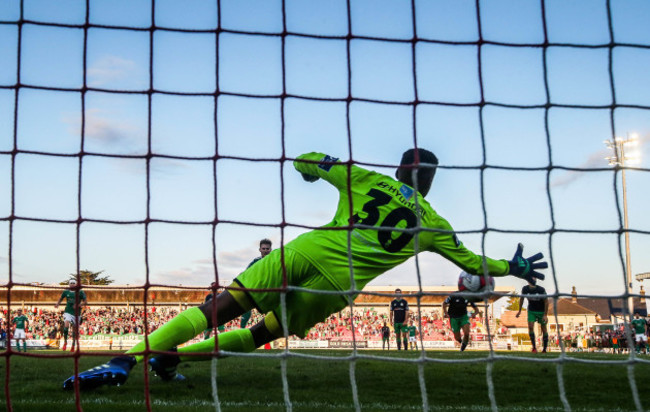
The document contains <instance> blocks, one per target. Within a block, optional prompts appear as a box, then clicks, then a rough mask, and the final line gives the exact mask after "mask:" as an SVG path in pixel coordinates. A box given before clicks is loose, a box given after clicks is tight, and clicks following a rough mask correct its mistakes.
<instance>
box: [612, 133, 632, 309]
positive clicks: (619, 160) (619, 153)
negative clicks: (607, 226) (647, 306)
mask: <svg viewBox="0 0 650 412" xmlns="http://www.w3.org/2000/svg"><path fill="white" fill-rule="evenodd" d="M638 142H639V137H638V136H637V135H636V133H633V134H631V135H630V134H628V136H627V138H625V139H624V138H622V137H615V138H614V140H605V145H606V146H607V147H608V148H610V149H612V150H613V151H614V155H613V156H608V157H606V158H605V160H607V161H608V162H609V165H610V166H614V167H615V168H620V169H621V179H622V183H623V228H624V229H625V278H626V279H627V289H628V291H629V292H630V293H631V292H632V267H631V265H632V262H631V260H630V232H629V230H628V228H629V226H628V217H627V182H626V180H625V169H626V166H627V165H630V164H636V163H638V162H639V156H638V155H637V153H636V152H631V153H628V154H626V153H625V147H626V146H628V147H635V146H636V145H637V144H638ZM627 304H628V310H629V314H630V317H632V312H633V310H634V305H633V303H632V296H630V297H628V303H627Z"/></svg>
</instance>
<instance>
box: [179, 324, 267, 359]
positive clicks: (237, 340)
mask: <svg viewBox="0 0 650 412" xmlns="http://www.w3.org/2000/svg"><path fill="white" fill-rule="evenodd" d="M217 338H218V339H219V350H225V351H228V352H252V351H254V350H255V349H256V346H255V341H254V340H253V334H252V333H251V330H250V329H236V330H232V331H230V332H225V333H220V334H219V336H218V337H217ZM214 350H215V346H214V337H212V338H210V339H208V340H204V341H201V342H197V343H195V344H193V345H190V346H186V347H184V348H178V355H179V359H180V360H181V362H187V361H200V360H210V359H212V357H211V356H209V355H207V356H183V355H184V354H187V353H206V352H213V351H214Z"/></svg>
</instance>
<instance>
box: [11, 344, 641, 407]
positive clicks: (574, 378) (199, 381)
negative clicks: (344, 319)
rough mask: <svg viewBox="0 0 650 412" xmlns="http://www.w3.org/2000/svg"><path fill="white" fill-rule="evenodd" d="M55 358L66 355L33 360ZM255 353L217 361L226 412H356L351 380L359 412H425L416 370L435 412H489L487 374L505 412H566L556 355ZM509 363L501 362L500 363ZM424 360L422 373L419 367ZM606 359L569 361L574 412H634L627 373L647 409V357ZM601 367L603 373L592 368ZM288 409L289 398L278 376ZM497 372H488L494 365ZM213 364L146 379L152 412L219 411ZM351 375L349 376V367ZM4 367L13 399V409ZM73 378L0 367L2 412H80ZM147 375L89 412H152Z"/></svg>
mask: <svg viewBox="0 0 650 412" xmlns="http://www.w3.org/2000/svg"><path fill="white" fill-rule="evenodd" d="M33 353H38V354H58V355H61V354H63V352H53V351H47V352H33ZM283 354H284V352H282V351H257V352H255V353H254V355H263V356H264V357H258V356H255V357H251V356H246V357H240V356H238V357H231V358H227V359H219V360H218V361H217V367H216V375H217V379H216V387H217V393H218V399H219V405H220V410H221V411H286V410H290V409H291V410H293V411H310V412H311V411H318V412H323V411H354V410H355V404H354V400H353V399H354V395H353V387H352V385H351V383H350V380H351V376H354V379H355V382H356V393H357V396H358V401H359V404H360V406H361V410H363V411H421V410H423V399H422V394H421V390H420V380H419V372H418V370H419V368H422V371H423V374H424V382H425V386H426V393H427V401H428V405H429V410H430V411H491V410H492V409H491V403H490V399H489V396H488V382H487V375H488V371H489V369H490V368H491V375H492V380H493V382H494V396H495V401H496V404H497V406H498V409H499V410H501V411H556V410H557V411H564V410H565V406H564V404H563V402H562V400H561V396H560V389H559V385H558V363H557V361H558V360H559V359H560V355H559V354H557V353H553V354H545V355H542V354H537V355H535V356H532V355H530V354H528V353H513V352H500V353H496V355H497V356H498V357H497V358H496V359H494V361H493V362H490V361H489V360H488V359H489V358H488V356H489V353H488V352H465V353H460V352H451V351H428V352H426V358H422V353H421V352H397V351H390V352H382V351H359V352H357V354H358V355H359V356H360V358H357V359H356V360H354V361H351V356H352V355H353V353H352V352H351V351H344V350H336V351H334V350H309V351H298V350H296V351H291V352H290V354H289V356H288V357H285V358H284V360H283V359H282V355H283ZM366 356H378V357H381V359H366V358H364V357H366ZM502 357H505V358H502ZM108 359H109V357H104V356H102V357H98V356H82V357H81V359H80V360H79V367H80V371H83V370H86V369H88V368H91V367H93V366H97V365H99V364H101V363H103V362H105V361H106V360H108ZM418 359H420V360H422V359H424V360H426V362H424V363H417V362H416V361H417V360H418ZM637 360H640V362H637V363H634V364H632V363H630V362H627V361H629V357H626V356H622V355H605V354H569V356H568V358H567V362H564V363H563V364H562V366H561V368H560V369H559V371H560V375H561V377H562V379H563V381H564V388H565V395H566V400H567V401H568V404H569V405H570V408H571V410H572V411H636V410H637V407H636V405H635V403H634V400H633V395H632V390H631V388H630V381H629V377H628V376H629V375H628V370H629V371H631V372H632V374H633V376H634V381H635V383H636V385H637V387H638V394H639V398H640V401H641V404H642V407H643V408H644V409H648V408H650V391H648V390H647V383H648V382H650V363H648V360H650V357H646V356H643V355H642V356H641V357H640V358H637ZM595 361H597V362H605V363H594V362H595ZM283 363H284V365H286V384H287V386H288V398H289V400H290V402H291V408H288V407H287V403H286V402H285V394H284V391H283V385H284V384H283V374H282V371H283V369H284V366H283ZM490 364H491V365H492V366H491V367H488V365H490ZM211 365H212V363H211V362H209V361H208V362H188V363H183V364H181V365H180V366H179V370H180V372H181V373H183V374H184V375H185V376H186V377H187V380H186V381H184V382H173V383H169V382H162V381H160V380H159V379H158V378H157V377H154V376H150V384H149V391H148V394H149V406H150V408H151V410H154V411H182V412H190V411H201V412H204V411H209V410H217V408H216V406H215V404H214V398H213V389H212V380H211V376H212V369H211ZM351 365H352V366H353V367H351ZM7 367H9V376H10V378H9V383H8V387H9V395H10V403H11V405H7V393H6V390H4V388H5V387H6V379H7ZM73 372H74V360H73V359H72V358H36V357H29V356H14V355H12V356H11V359H10V361H9V365H8V364H7V357H6V356H5V357H3V359H2V360H1V361H0V376H1V377H2V378H1V379H2V387H3V392H4V394H3V397H2V399H0V406H1V407H4V408H6V409H7V410H10V408H11V409H13V410H14V411H47V412H55V411H74V410H76V409H77V408H76V405H77V403H76V402H77V400H76V398H75V393H74V391H71V392H68V391H63V390H62V389H61V387H62V386H61V385H62V383H63V380H64V379H66V378H67V377H69V376H70V375H72V374H73ZM146 393H147V392H146V389H145V378H144V370H143V367H142V365H141V364H140V365H137V366H136V367H135V368H134V370H133V371H132V372H131V376H130V377H129V381H128V382H127V383H126V384H125V385H124V386H121V387H103V388H100V389H97V390H95V391H92V392H82V393H81V397H80V399H79V404H80V406H81V408H82V409H83V410H84V411H107V412H108V411H110V412H116V411H119V412H124V411H146V410H147V403H146V401H145V399H146V395H145V394H146Z"/></svg>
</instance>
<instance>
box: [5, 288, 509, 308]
mask: <svg viewBox="0 0 650 412" xmlns="http://www.w3.org/2000/svg"><path fill="white" fill-rule="evenodd" d="M397 287H399V288H400V289H402V293H403V295H404V297H405V298H406V299H407V301H408V302H409V303H411V304H417V301H418V298H417V295H418V294H419V293H420V291H421V293H422V295H421V297H420V302H421V303H422V304H428V305H439V304H441V303H442V301H443V300H444V299H445V298H446V297H447V296H449V295H450V294H451V293H453V292H455V291H456V290H457V289H456V287H452V286H423V287H422V289H420V288H419V287H417V286H367V287H366V288H365V289H364V290H363V292H362V293H361V294H360V295H359V297H358V298H357V299H356V300H355V302H356V303H357V304H361V305H368V304H382V305H383V304H386V305H387V304H388V303H389V302H390V301H391V300H393V299H394V294H395V289H396V288H397ZM82 288H83V290H84V291H85V292H86V295H87V297H88V304H89V305H122V304H127V303H129V304H136V305H137V304H142V303H143V302H144V300H145V298H146V301H147V304H150V305H155V304H168V305H169V304H188V305H190V304H191V305H196V304H200V303H202V302H203V300H204V298H205V296H206V295H207V294H208V293H209V290H210V289H209V288H208V287H205V286H151V287H149V288H147V289H146V295H145V288H144V287H143V286H141V285H135V286H134V285H107V286H104V285H102V286H98V285H92V286H82ZM65 289H68V287H67V286H65V285H38V286H24V285H16V286H12V287H11V288H10V294H11V295H10V296H11V302H12V305H20V304H27V305H43V304H46V305H47V304H54V303H56V301H57V300H58V299H59V297H60V296H61V292H62V291H63V290H65ZM514 291H515V289H514V288H512V287H497V288H496V289H495V294H494V296H493V297H491V298H490V303H492V302H494V301H495V300H497V299H499V298H501V297H502V296H505V295H508V294H511V293H514ZM8 298H9V293H8V290H7V288H6V287H0V305H3V306H6V305H7V300H8Z"/></svg>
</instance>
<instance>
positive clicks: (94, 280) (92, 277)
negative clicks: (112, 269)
mask: <svg viewBox="0 0 650 412" xmlns="http://www.w3.org/2000/svg"><path fill="white" fill-rule="evenodd" d="M102 273H104V271H103V270H100V271H99V272H92V271H90V270H88V269H84V270H82V271H81V272H79V278H81V285H82V286H85V285H110V284H111V283H113V282H114V280H112V279H109V278H108V276H103V277H101V274H102ZM71 280H77V274H76V273H70V274H69V275H68V279H67V280H64V281H63V282H61V283H60V284H61V285H67V284H68V282H70V281H71Z"/></svg>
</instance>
